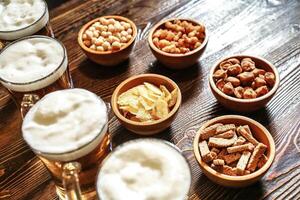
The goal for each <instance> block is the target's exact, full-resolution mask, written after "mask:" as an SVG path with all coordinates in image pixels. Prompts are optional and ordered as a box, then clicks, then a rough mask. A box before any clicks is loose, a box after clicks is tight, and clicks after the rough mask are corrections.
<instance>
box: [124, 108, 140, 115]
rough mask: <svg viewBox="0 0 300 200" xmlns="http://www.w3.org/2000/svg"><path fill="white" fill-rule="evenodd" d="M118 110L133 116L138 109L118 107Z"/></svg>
mask: <svg viewBox="0 0 300 200" xmlns="http://www.w3.org/2000/svg"><path fill="white" fill-rule="evenodd" d="M120 109H121V110H123V112H124V111H127V112H129V113H131V114H133V115H136V114H137V113H138V108H137V109H136V108H133V107H131V106H120Z"/></svg>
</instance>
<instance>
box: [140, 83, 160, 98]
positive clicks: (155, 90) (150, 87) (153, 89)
mask: <svg viewBox="0 0 300 200" xmlns="http://www.w3.org/2000/svg"><path fill="white" fill-rule="evenodd" d="M144 85H145V86H146V87H147V89H148V90H150V91H152V92H153V93H154V94H158V95H160V96H161V95H162V91H161V90H160V89H159V88H158V87H156V86H155V85H153V84H151V83H148V82H144Z"/></svg>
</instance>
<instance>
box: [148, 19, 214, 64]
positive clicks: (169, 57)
mask: <svg viewBox="0 0 300 200" xmlns="http://www.w3.org/2000/svg"><path fill="white" fill-rule="evenodd" d="M176 19H179V20H186V21H188V22H192V23H193V24H198V25H199V24H200V23H199V22H197V21H195V20H192V19H184V18H172V19H167V20H164V21H161V22H159V23H158V24H156V25H155V26H154V27H153V28H152V29H151V31H150V33H149V37H148V43H149V46H150V49H151V51H152V53H153V55H154V56H155V57H156V58H157V60H158V61H159V62H161V63H162V64H163V65H165V66H166V67H168V68H171V69H184V68H187V67H190V66H192V65H194V64H195V63H196V62H197V61H198V59H199V58H200V56H201V55H202V54H203V52H204V50H205V48H206V44H207V41H208V36H207V31H206V32H205V38H204V41H203V43H202V45H201V46H200V47H198V48H196V49H194V50H193V51H190V52H188V53H185V54H172V53H166V52H164V51H162V50H160V49H159V48H157V47H156V46H155V45H154V44H153V41H152V36H153V34H154V32H155V31H156V30H157V29H159V28H161V27H162V26H164V23H165V22H168V21H174V20H176Z"/></svg>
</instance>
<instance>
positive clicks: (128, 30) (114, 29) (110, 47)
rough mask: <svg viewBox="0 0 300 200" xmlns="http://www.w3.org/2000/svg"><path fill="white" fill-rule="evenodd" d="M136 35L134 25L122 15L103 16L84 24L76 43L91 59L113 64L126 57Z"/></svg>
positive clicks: (130, 50) (105, 64)
mask: <svg viewBox="0 0 300 200" xmlns="http://www.w3.org/2000/svg"><path fill="white" fill-rule="evenodd" d="M136 35H137V28H136V25H135V24H134V23H133V22H132V21H131V20H129V19H127V18H125V17H122V16H103V17H99V18H96V19H94V20H92V21H90V22H88V23H87V24H85V25H84V26H83V27H82V28H81V29H80V31H79V33H78V39H77V40H78V44H79V46H80V47H81V49H82V50H83V52H84V53H85V54H86V56H87V57H88V58H89V59H91V60H92V61H94V62H96V63H98V64H100V65H103V66H115V65H118V64H119V63H121V62H123V61H125V60H127V59H128V57H129V55H130V53H131V52H132V49H133V47H134V42H135V38H136Z"/></svg>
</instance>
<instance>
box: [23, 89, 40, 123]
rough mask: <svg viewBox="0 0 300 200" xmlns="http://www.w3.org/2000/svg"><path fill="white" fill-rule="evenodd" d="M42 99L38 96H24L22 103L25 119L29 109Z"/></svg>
mask: <svg viewBox="0 0 300 200" xmlns="http://www.w3.org/2000/svg"><path fill="white" fill-rule="evenodd" d="M39 99H40V97H39V96H38V95H36V94H24V96H23V99H22V102H21V116H22V119H23V118H24V117H25V115H26V113H27V112H28V111H29V109H30V108H31V107H32V106H33V105H34V104H35V103H36V102H37V101H38V100H39Z"/></svg>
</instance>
